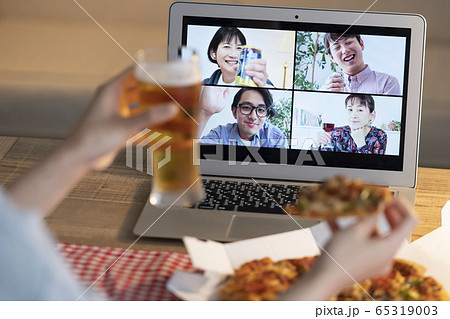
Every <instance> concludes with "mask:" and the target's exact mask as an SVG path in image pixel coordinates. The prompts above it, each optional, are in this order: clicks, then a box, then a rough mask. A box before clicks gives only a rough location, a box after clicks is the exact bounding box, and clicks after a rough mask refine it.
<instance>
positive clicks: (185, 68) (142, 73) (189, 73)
mask: <svg viewBox="0 0 450 319" xmlns="http://www.w3.org/2000/svg"><path fill="white" fill-rule="evenodd" d="M134 75H135V76H136V78H137V79H138V80H139V81H141V82H145V83H149V84H159V85H161V86H169V87H174V86H190V85H195V84H198V83H200V82H201V74H200V70H199V67H198V64H196V63H193V62H188V61H173V62H169V63H145V62H143V63H140V64H139V65H136V67H135V71H134Z"/></svg>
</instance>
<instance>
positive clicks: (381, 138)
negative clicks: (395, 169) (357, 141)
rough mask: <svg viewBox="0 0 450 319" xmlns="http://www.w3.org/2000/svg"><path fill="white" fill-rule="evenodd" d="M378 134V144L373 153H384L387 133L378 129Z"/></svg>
mask: <svg viewBox="0 0 450 319" xmlns="http://www.w3.org/2000/svg"><path fill="white" fill-rule="evenodd" d="M379 134H380V136H379V138H378V143H379V146H378V147H377V148H376V149H375V150H374V152H373V153H374V154H380V155H384V154H385V153H386V147H387V134H386V133H385V132H383V131H381V130H380V133H379Z"/></svg>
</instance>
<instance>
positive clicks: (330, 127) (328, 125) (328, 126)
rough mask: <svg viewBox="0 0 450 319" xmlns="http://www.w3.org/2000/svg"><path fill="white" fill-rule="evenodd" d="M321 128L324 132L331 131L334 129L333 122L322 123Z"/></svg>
mask: <svg viewBox="0 0 450 319" xmlns="http://www.w3.org/2000/svg"><path fill="white" fill-rule="evenodd" d="M323 130H324V131H325V132H328V133H331V132H333V130H334V123H323Z"/></svg>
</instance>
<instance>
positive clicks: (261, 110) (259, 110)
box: [237, 102, 268, 117]
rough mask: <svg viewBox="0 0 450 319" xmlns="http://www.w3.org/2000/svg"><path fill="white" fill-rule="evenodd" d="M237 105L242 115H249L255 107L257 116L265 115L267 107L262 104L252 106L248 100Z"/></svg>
mask: <svg viewBox="0 0 450 319" xmlns="http://www.w3.org/2000/svg"><path fill="white" fill-rule="evenodd" d="M237 107H238V108H239V109H240V110H241V113H242V114H243V115H249V114H251V113H252V112H253V110H255V109H256V115H258V117H266V116H267V112H268V109H267V107H266V106H265V105H264V104H261V105H258V106H253V105H252V104H250V103H248V102H244V103H241V104H238V105H237Z"/></svg>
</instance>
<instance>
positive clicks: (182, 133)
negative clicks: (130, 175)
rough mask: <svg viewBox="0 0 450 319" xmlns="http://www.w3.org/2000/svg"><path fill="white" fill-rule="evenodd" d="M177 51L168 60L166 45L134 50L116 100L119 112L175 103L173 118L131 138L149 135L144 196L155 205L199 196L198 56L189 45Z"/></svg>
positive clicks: (184, 201) (128, 113)
mask: <svg viewBox="0 0 450 319" xmlns="http://www.w3.org/2000/svg"><path fill="white" fill-rule="evenodd" d="M179 53H180V54H179V56H178V57H177V58H175V59H174V60H171V61H168V60H167V54H166V48H165V47H150V48H147V49H142V50H139V51H138V52H137V54H136V66H135V71H134V76H132V77H131V78H130V79H128V81H126V83H125V87H124V89H123V94H122V101H121V104H120V107H121V112H120V113H121V115H122V116H123V117H129V116H134V115H137V114H140V113H142V112H143V111H145V110H147V109H149V108H151V107H153V106H156V105H158V104H161V103H166V102H174V103H175V104H177V105H178V106H179V107H180V110H179V112H178V113H177V115H176V116H175V118H173V119H172V120H170V121H169V122H166V123H164V124H161V125H157V126H153V127H150V128H149V129H150V130H151V133H152V134H153V135H152V136H153V137H152V138H141V139H140V140H137V141H136V143H140V145H141V144H142V141H143V140H145V141H149V142H148V144H145V142H144V144H145V146H144V147H146V148H147V165H149V166H150V165H151V166H152V174H153V183H152V190H151V193H150V199H149V200H150V203H151V204H152V205H154V206H158V207H168V206H171V205H178V206H181V205H187V204H191V203H194V202H198V201H200V200H202V199H203V196H204V193H203V184H202V181H201V179H200V168H199V166H198V165H195V164H194V163H195V162H196V161H194V154H198V152H194V151H195V148H196V147H198V145H197V144H196V138H197V136H196V135H197V131H198V119H197V118H198V116H197V113H198V104H199V96H200V91H201V85H202V84H201V83H202V82H201V74H200V70H199V61H198V56H197V55H196V54H195V52H194V51H193V50H192V49H189V48H186V47H183V48H181V49H180V50H179ZM140 154H141V155H142V152H141V153H140ZM136 156H138V152H136ZM147 171H149V170H148V168H147Z"/></svg>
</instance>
